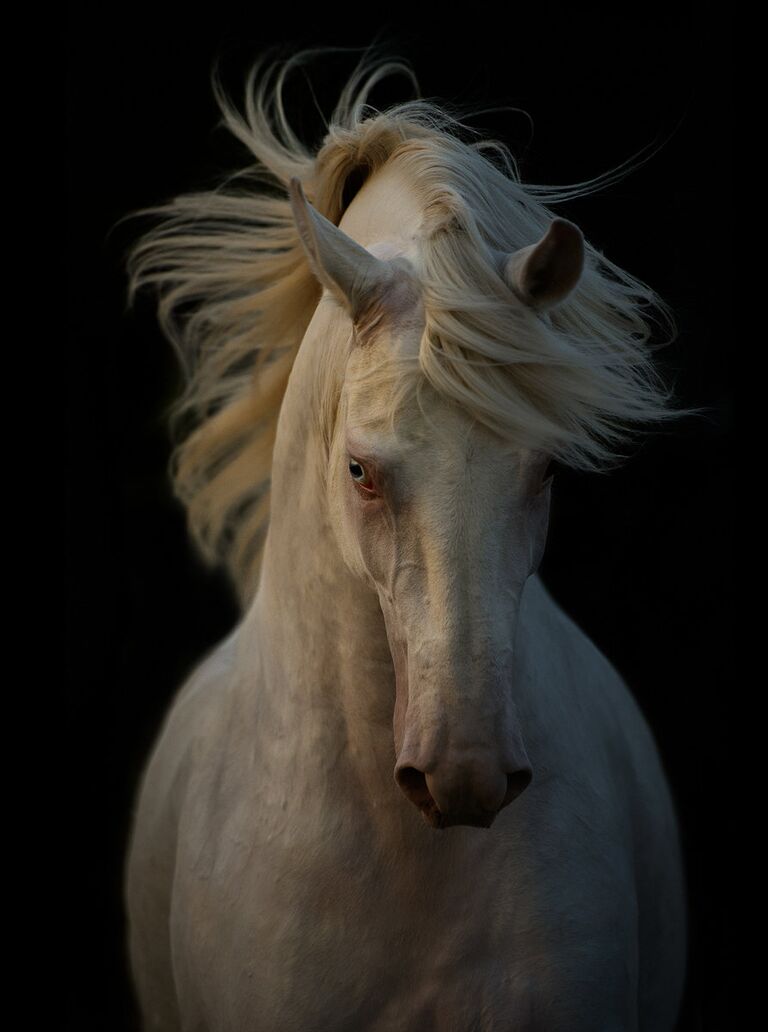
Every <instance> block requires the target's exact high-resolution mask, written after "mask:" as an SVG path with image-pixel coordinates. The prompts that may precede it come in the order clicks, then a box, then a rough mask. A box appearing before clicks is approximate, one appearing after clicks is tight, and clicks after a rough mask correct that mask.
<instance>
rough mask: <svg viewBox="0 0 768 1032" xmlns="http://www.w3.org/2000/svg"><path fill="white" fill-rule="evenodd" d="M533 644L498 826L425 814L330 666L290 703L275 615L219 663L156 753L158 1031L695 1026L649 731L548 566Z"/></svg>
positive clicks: (150, 788)
mask: <svg viewBox="0 0 768 1032" xmlns="http://www.w3.org/2000/svg"><path fill="white" fill-rule="evenodd" d="M320 612H322V610H321V611H320ZM257 613H258V610H254V612H253V614H252V616H253V617H254V618H255V617H256V615H257ZM251 622H252V623H253V624H254V626H251ZM350 625H351V626H354V622H352V623H351V624H350ZM518 642H519V646H520V647H519V651H518V655H519V663H520V667H519V672H520V677H519V679H518V680H517V684H518V685H526V686H529V689H530V694H531V698H530V699H529V700H528V702H527V704H526V705H525V706H523V707H522V712H523V713H524V719H525V726H526V730H527V732H528V741H529V743H530V745H529V751H530V754H531V759H532V762H533V763H534V765H535V770H536V776H535V779H534V781H533V782H532V784H531V786H530V788H529V789H528V790H527V791H526V792H525V793H524V794H523V795H522V796H521V797H520V799H519V800H518V801H517V802H516V804H515V805H514V806H513V807H509V808H507V810H506V811H505V812H504V814H502V815H501V816H500V817H499V819H498V820H497V822H496V823H495V825H494V827H493V829H492V830H491V831H485V830H480V829H473V828H458V827H457V828H453V829H450V830H449V831H447V832H446V833H444V834H436V833H435V832H433V831H432V830H431V829H429V828H428V827H426V826H425V825H423V824H422V823H421V822H420V821H419V820H418V817H417V815H416V814H415V813H413V814H412V813H411V812H410V810H409V808H408V806H407V802H406V801H405V800H403V798H402V797H401V796H400V795H399V794H398V793H397V791H396V789H395V786H394V783H393V779H392V767H393V763H394V751H393V749H392V745H391V733H389V734H388V732H390V727H389V726H388V722H386V721H385V719H383V718H384V717H385V714H383V713H382V714H378V715H377V714H373V715H371V714H369V713H366V714H364V715H363V714H361V719H360V720H359V721H358V722H357V726H356V727H355V728H354V732H355V734H354V736H353V729H350V728H349V726H348V720H347V719H346V718H345V717H344V715H343V714H342V713H341V712H339V711H338V710H336V709H335V708H334V707H333V706H332V705H330V703H329V699H328V696H327V694H326V693H327V689H328V685H327V684H324V683H318V684H316V685H315V686H314V688H315V689H316V695H315V697H314V698H313V697H312V695H313V694H315V693H312V694H310V695H309V697H307V696H305V698H304V701H303V702H302V705H301V706H300V707H297V710H296V711H295V712H291V710H290V709H289V708H288V707H287V705H286V702H285V691H286V684H285V682H282V681H278V682H277V683H276V684H274V685H272V686H271V690H270V685H269V682H268V678H267V675H266V671H267V669H268V668H269V662H268V661H267V658H266V656H265V657H264V658H263V659H261V660H260V659H259V656H258V650H259V647H260V646H261V647H264V648H265V651H266V652H268V650H269V646H268V645H266V646H265V643H264V641H263V637H262V636H260V635H259V634H258V623H257V622H256V620H255V619H253V620H252V621H249V623H248V624H246V625H245V626H243V628H242V629H241V630H240V631H239V632H238V635H237V636H236V638H234V639H231V640H230V641H229V642H228V643H227V644H226V646H225V647H223V648H221V649H219V650H218V651H217V653H215V654H214V656H212V657H211V658H210V659H209V660H208V661H207V662H206V663H205V664H204V665H203V666H202V667H201V669H200V670H199V671H198V672H197V673H196V674H195V675H194V676H193V677H192V679H191V680H190V682H189V683H188V685H187V686H185V688H184V689H183V691H182V692H181V693H180V696H179V699H178V702H177V703H176V705H175V706H174V708H173V710H172V711H171V713H170V715H169V719H168V723H167V727H166V730H165V733H164V735H163V737H162V738H161V740H160V743H159V746H158V748H157V750H156V752H155V754H154V756H153V759H152V762H151V765H150V767H149V769H148V773H147V777H146V780H145V783H144V786H143V792H142V804H141V808H140V810H139V812H138V815H137V826H136V827H137V830H136V833H135V838H134V843H133V852H132V857H131V864H130V869H129V873H130V880H129V901H130V902H129V906H130V909H131V911H132V913H133V914H134V916H135V923H134V924H133V926H132V956H133V961H134V970H135V973H136V977H137V984H138V986H139V989H140V992H142V1002H143V1006H144V1009H145V1015H146V1020H147V1028H148V1029H168V1030H171V1029H185V1030H187V1029H206V1030H211V1032H214V1030H216V1032H225V1030H227V1032H242V1030H246V1029H247V1030H249V1032H250V1030H253V1032H258V1030H262V1029H263V1030H272V1029H277V1028H279V1029H285V1030H291V1029H296V1030H301V1032H304V1030H313V1029H318V1030H320V1029H339V1030H346V1029H349V1030H350V1032H352V1030H357V1029H371V1030H379V1029H381V1030H392V1032H394V1030H398V1032H400V1030H411V1029H414V1030H415V1029H419V1030H422V1029H423V1030H427V1029H441V1030H457V1032H458V1030H462V1032H464V1030H474V1029H488V1030H507V1029H508V1030H516V1029H520V1030H534V1029H546V1030H552V1032H555V1030H557V1029H563V1030H566V1029H567V1030H578V1029H584V1030H587V1029H590V1030H592V1029H598V1028H599V1029H612V1028H613V1029H627V1030H629V1029H647V1030H649V1032H650V1030H660V1029H665V1028H667V1029H672V1028H673V1027H674V1020H675V1014H676V1012H677V1008H678V1005H679V998H680V994H681V990H682V978H683V971H684V963H685V939H684V931H683V930H684V926H685V914H684V907H683V898H684V895H683V891H682V881H681V873H680V871H681V868H680V859H679V849H678V844H677V831H676V827H675V820H674V813H673V810H672V805H671V802H670V799H669V792H668V789H667V787H666V783H665V780H664V776H663V773H662V771H661V767H660V764H659V761H658V757H657V754H656V750H655V748H654V745H653V743H652V740H651V737H650V734H649V732H648V730H647V728H646V725H645V722H644V720H643V718H642V716H641V715H640V713H639V711H638V710H637V708H636V706H635V705H634V703H633V701H632V699H631V696H630V695H629V693H628V691H627V689H626V688H625V686H624V685H623V684H622V682H621V681H620V679H619V678H618V676H617V675H616V673H615V672H614V671H613V670H612V668H611V667H610V666H609V664H608V663H607V661H606V660H605V659H604V658H603V657H602V656H601V655H600V654H599V653H598V652H597V651H596V650H595V648H594V646H592V645H591V643H590V642H589V641H588V640H587V639H586V638H585V636H584V635H583V634H582V633H581V632H580V631H579V630H578V628H577V627H576V626H575V625H574V624H573V623H572V622H571V621H570V620H569V619H568V618H567V617H566V616H565V615H564V614H563V613H562V611H561V610H560V609H559V607H558V606H557V605H556V604H555V603H554V602H553V601H552V599H551V598H550V597H549V596H548V594H547V593H546V591H545V590H544V588H543V586H542V585H541V584H540V582H538V579H537V578H532V579H531V580H530V581H529V584H528V586H527V587H526V593H525V602H524V605H523V607H522V612H521V619H520V626H519V634H518ZM304 644H306V642H304ZM295 647H296V648H297V649H299V650H301V649H302V645H301V644H299V643H298V642H296V643H295ZM310 655H313V653H312V652H311V651H310ZM325 669H328V670H329V675H330V676H331V677H333V675H334V673H335V672H336V671H334V669H333V667H326V668H325ZM357 673H358V671H352V670H350V671H349V674H350V675H351V678H350V679H351V680H352V682H353V683H352V684H351V685H349V686H348V687H349V689H350V691H351V692H352V691H355V690H357V689H359V686H360V682H359V681H357V680H356V677H355V675H356V674H357ZM364 673H365V674H367V675H368V676H369V677H370V671H369V670H366V671H364ZM369 683H370V682H369ZM370 687H371V689H374V687H375V686H374V685H373V684H371V685H370ZM380 687H381V688H383V689H384V690H385V691H384V693H383V694H386V691H387V689H388V693H389V698H390V699H391V697H392V684H391V677H390V682H389V684H387V683H386V680H384V683H383V684H381V685H380ZM297 701H298V700H297ZM302 714H311V719H302ZM377 718H380V719H377ZM361 730H362V731H363V733H362V734H358V733H357V732H359V731H361ZM366 731H367V733H366ZM290 772H293V775H294V776H293V777H290V776H289V774H290ZM158 801H161V807H162V809H161V810H160V814H159V816H158V818H156V820H155V821H152V820H151V818H150V814H151V812H152V811H154V810H155V808H156V807H157V806H158ZM449 836H450V837H449ZM163 855H166V856H167V857H168V861H167V863H166V864H165V865H162V866H161V867H160V869H159V870H158V860H159V858H160V857H162V856H163ZM150 877H153V878H156V879H157V887H156V890H155V892H150V891H149V885H148V879H149V878H150ZM153 1015H154V1016H155V1019H154V1020H153Z"/></svg>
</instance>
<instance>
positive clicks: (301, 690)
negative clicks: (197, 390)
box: [245, 304, 395, 795]
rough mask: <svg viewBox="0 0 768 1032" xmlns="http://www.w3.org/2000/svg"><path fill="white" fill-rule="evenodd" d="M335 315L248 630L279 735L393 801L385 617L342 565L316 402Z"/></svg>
mask: <svg viewBox="0 0 768 1032" xmlns="http://www.w3.org/2000/svg"><path fill="white" fill-rule="evenodd" d="M328 307H330V306H324V305H322V304H321V306H320V307H319V310H318V313H316V320H314V321H313V322H315V326H314V329H313V330H312V332H310V330H308V332H307V336H306V337H305V340H304V342H303V343H302V346H301V348H300V349H299V354H298V356H297V358H296V362H295V364H294V368H293V370H292V372H291V377H290V380H289V384H288V388H287V390H286V394H285V398H284V400H283V405H282V408H281V413H280V420H279V425H278V433H277V438H276V442H275V448H274V457H273V473H272V499H271V503H272V512H271V518H270V525H269V531H268V534H267V539H266V542H265V548H264V556H263V560H262V569H261V577H260V584H259V590H258V593H257V596H256V598H255V600H254V603H253V606H252V608H251V610H250V612H249V614H248V615H247V617H246V620H245V630H246V633H247V635H248V638H249V640H250V641H251V642H252V646H253V651H252V652H251V655H252V657H253V660H254V661H255V662H258V666H259V669H260V671H261V682H262V683H261V684H260V685H259V686H258V693H259V697H260V700H261V702H260V706H261V707H262V712H265V711H267V710H268V712H269V724H270V727H271V728H273V729H275V730H276V729H277V728H279V729H280V733H281V734H283V735H285V736H286V737H287V739H288V740H289V741H291V742H292V743H293V747H294V748H295V749H297V750H303V749H305V748H306V749H307V750H308V751H311V753H312V757H311V758H310V759H309V762H310V763H312V764H314V763H316V762H318V761H317V760H316V757H318V756H320V755H322V754H323V751H324V750H325V754H326V755H327V756H328V757H331V756H332V757H334V758H335V760H334V762H335V765H336V767H337V768H344V767H346V766H348V764H353V765H355V767H356V768H357V769H356V770H355V774H356V776H357V777H359V778H360V779H361V780H362V781H363V782H368V781H369V780H371V781H372V783H371V784H370V785H369V786H368V787H369V790H370V791H371V792H372V793H374V794H379V792H382V793H383V792H386V793H387V794H389V795H393V794H394V793H393V789H394V787H395V786H394V780H393V771H394V760H395V757H394V739H393V732H392V715H393V707H394V696H395V687H394V685H395V681H394V670H393V666H392V658H391V653H390V650H389V645H388V642H387V637H386V631H385V626H384V618H383V615H382V612H381V607H380V605H379V601H378V597H377V595H376V593H375V591H373V590H372V589H371V588H370V587H369V586H368V585H366V584H364V583H362V582H361V581H360V580H359V579H358V578H357V577H355V576H354V575H353V574H352V573H351V571H350V570H349V569H348V567H347V566H346V564H345V563H344V560H343V559H342V556H341V552H340V549H339V547H338V544H337V541H336V537H335V533H334V530H333V527H332V525H331V519H330V514H329V511H328V503H327V498H326V494H325V489H324V486H323V476H322V473H323V464H324V463H325V462H326V459H325V455H324V448H323V445H322V441H321V437H320V434H319V432H318V430H317V425H316V419H315V418H314V416H313V411H312V404H311V401H310V400H309V399H312V398H313V396H314V395H313V389H314V387H315V385H316V383H317V377H318V369H317V362H316V359H315V356H316V355H317V354H318V349H319V348H321V347H328V346H329V343H328V342H329V338H331V337H333V336H334V332H333V327H332V326H329V325H328V321H327V318H326V316H325V314H324V313H323V311H322V309H323V308H326V309H327V308H328ZM329 318H330V319H332V318H333V312H332V310H331V316H330V317H329ZM311 325H312V324H311ZM336 336H338V334H337V335H336ZM342 337H343V334H342ZM340 354H341V349H340ZM256 650H258V656H256V655H255V652H256ZM262 704H263V705H262ZM266 733H269V732H266ZM324 773H327V771H324Z"/></svg>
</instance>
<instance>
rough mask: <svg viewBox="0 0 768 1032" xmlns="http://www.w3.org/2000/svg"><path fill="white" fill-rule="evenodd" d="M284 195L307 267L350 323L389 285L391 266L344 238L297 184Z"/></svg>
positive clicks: (391, 277) (292, 180)
mask: <svg viewBox="0 0 768 1032" xmlns="http://www.w3.org/2000/svg"><path fill="white" fill-rule="evenodd" d="M288 195H289V198H290V201H291V208H292V209H293V217H294V220H295V222H296V228H297V229H298V231H299V237H300V239H301V243H302V245H303V247H304V251H305V252H306V255H307V259H308V261H309V265H310V268H311V269H312V271H313V272H314V274H315V276H317V278H318V280H319V281H320V283H321V284H322V285H323V286H324V287H327V288H328V289H329V290H330V291H331V293H332V294H333V295H334V296H335V297H336V298H337V299H338V300H339V301H341V303H342V304H343V305H344V306H345V307H346V309H347V310H348V312H349V314H350V315H351V316H352V319H353V321H357V319H358V318H359V317H360V316H361V315H362V313H363V312H364V311H365V309H366V308H368V307H369V305H370V304H371V303H372V302H373V300H374V299H375V298H376V297H378V296H380V295H381V293H382V292H383V291H384V290H386V288H387V286H389V285H390V284H391V283H392V280H393V277H394V270H393V269H392V266H391V265H390V264H389V263H388V262H385V261H382V260H381V259H380V258H377V257H376V256H375V255H372V254H371V252H370V251H366V249H365V248H364V247H362V246H361V245H360V244H358V243H357V241H355V240H353V239H352V238H351V237H349V236H347V234H346V233H344V232H343V231H342V230H341V229H339V227H338V226H334V224H333V223H332V222H330V221H329V220H328V219H327V218H325V216H324V215H321V214H320V212H319V211H317V210H316V209H315V208H313V207H312V205H311V204H309V203H308V202H307V199H306V197H305V196H304V191H303V190H302V188H301V183H300V182H299V180H298V179H296V178H295V177H294V178H293V179H291V182H290V185H289V187H288Z"/></svg>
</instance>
